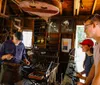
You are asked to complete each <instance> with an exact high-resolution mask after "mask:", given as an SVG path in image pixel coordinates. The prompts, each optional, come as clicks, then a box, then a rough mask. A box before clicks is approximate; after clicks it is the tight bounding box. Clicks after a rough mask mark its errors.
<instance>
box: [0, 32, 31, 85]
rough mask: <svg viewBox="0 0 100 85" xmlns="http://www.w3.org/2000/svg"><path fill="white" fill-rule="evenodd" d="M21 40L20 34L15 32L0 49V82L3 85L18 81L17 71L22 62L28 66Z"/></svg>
mask: <svg viewBox="0 0 100 85" xmlns="http://www.w3.org/2000/svg"><path fill="white" fill-rule="evenodd" d="M22 39H23V35H22V33H21V32H16V33H14V35H13V40H8V41H5V42H4V43H3V45H2V47H1V49H0V61H1V62H2V66H1V73H0V82H1V83H4V84H5V85H6V84H7V85H11V84H12V83H16V82H18V81H19V80H20V78H19V74H18V71H19V66H20V63H21V62H22V61H24V62H25V63H26V64H27V65H29V64H30V62H29V61H28V60H27V58H26V51H25V47H24V44H23V43H22V42H21V41H22ZM6 76H8V78H7V77H6ZM20 85H21V84H20Z"/></svg>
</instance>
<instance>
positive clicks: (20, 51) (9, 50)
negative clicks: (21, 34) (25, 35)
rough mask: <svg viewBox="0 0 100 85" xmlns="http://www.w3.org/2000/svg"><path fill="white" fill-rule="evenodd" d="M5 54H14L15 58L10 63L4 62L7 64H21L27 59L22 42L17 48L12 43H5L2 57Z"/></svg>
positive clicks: (0, 53)
mask: <svg viewBox="0 0 100 85" xmlns="http://www.w3.org/2000/svg"><path fill="white" fill-rule="evenodd" d="M5 54H12V55H13V56H14V57H13V59H11V60H10V61H7V60H4V61H6V62H13V63H20V62H21V61H22V60H23V59H25V58H26V51H25V47H24V44H23V43H22V42H20V43H19V44H18V45H17V46H15V44H14V43H13V42H12V41H11V40H8V41H5V42H4V43H3V44H2V47H1V49H0V57H2V56H3V55H5Z"/></svg>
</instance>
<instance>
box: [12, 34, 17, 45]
mask: <svg viewBox="0 0 100 85" xmlns="http://www.w3.org/2000/svg"><path fill="white" fill-rule="evenodd" d="M13 42H14V44H17V42H18V39H17V38H16V37H15V35H13Z"/></svg>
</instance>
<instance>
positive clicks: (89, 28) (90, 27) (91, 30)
mask: <svg viewBox="0 0 100 85" xmlns="http://www.w3.org/2000/svg"><path fill="white" fill-rule="evenodd" d="M95 27H96V26H94V23H91V21H90V20H88V21H86V22H85V23H84V32H85V33H86V37H87V38H94V34H95Z"/></svg>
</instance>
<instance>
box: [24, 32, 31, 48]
mask: <svg viewBox="0 0 100 85" xmlns="http://www.w3.org/2000/svg"><path fill="white" fill-rule="evenodd" d="M23 43H24V45H25V47H26V48H27V47H29V48H30V47H32V31H23Z"/></svg>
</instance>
